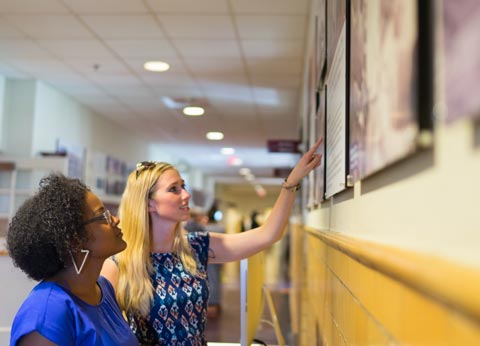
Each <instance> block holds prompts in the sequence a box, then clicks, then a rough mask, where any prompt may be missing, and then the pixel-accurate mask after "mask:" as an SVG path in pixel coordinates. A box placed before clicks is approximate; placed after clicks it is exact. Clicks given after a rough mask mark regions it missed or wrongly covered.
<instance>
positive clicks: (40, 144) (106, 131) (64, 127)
mask: <svg viewBox="0 0 480 346" xmlns="http://www.w3.org/2000/svg"><path fill="white" fill-rule="evenodd" d="M33 128H34V131H33V143H32V151H33V154H36V153H37V152H39V151H54V150H55V144H56V140H57V139H61V140H63V141H66V142H68V143H69V144H71V145H81V146H84V147H85V148H86V149H87V150H96V151H101V152H104V153H106V154H110V155H112V156H114V157H117V158H119V159H122V160H125V161H128V162H137V161H138V160H139V158H143V157H147V156H148V154H149V143H148V142H147V141H145V140H143V139H141V138H140V136H138V135H134V134H132V133H131V132H129V131H127V130H126V129H124V128H122V127H120V126H118V125H117V124H115V123H113V122H111V121H110V120H108V119H107V118H105V117H102V116H101V115H97V114H95V113H93V112H92V111H91V110H90V109H88V108H86V107H84V106H82V105H81V104H79V103H78V102H76V101H75V100H73V99H72V98H70V97H68V96H66V95H64V94H62V93H60V92H58V91H57V90H55V89H54V88H52V87H50V86H48V85H46V84H44V83H42V82H37V97H36V103H35V117H34V125H33Z"/></svg>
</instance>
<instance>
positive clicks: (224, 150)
mask: <svg viewBox="0 0 480 346" xmlns="http://www.w3.org/2000/svg"><path fill="white" fill-rule="evenodd" d="M220 152H221V153H222V155H233V154H235V149H233V148H222V149H220Z"/></svg>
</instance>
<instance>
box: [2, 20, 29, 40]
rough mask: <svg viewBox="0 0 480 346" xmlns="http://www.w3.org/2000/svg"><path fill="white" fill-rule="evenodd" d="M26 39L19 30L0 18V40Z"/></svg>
mask: <svg viewBox="0 0 480 346" xmlns="http://www.w3.org/2000/svg"><path fill="white" fill-rule="evenodd" d="M21 37H26V35H25V34H24V33H22V32H21V31H20V30H17V29H15V28H14V27H13V26H12V25H10V24H9V23H7V22H6V21H4V20H1V18H0V38H21Z"/></svg>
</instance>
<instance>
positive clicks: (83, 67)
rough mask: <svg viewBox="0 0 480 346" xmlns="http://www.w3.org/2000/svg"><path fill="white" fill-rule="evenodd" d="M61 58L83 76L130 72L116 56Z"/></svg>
mask: <svg viewBox="0 0 480 346" xmlns="http://www.w3.org/2000/svg"><path fill="white" fill-rule="evenodd" d="M62 60H63V61H65V63H66V64H67V65H69V66H71V67H72V68H73V69H74V70H75V71H77V72H79V73H81V74H83V75H85V76H89V75H92V74H97V75H101V76H102V75H119V74H129V73H130V71H129V70H128V68H127V67H126V66H125V64H124V63H123V62H121V61H119V60H118V59H116V58H95V59H87V58H85V59H81V58H79V59H77V58H66V59H62Z"/></svg>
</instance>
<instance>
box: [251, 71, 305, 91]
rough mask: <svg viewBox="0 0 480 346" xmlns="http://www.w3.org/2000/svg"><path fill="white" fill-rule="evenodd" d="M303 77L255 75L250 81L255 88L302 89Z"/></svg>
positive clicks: (295, 75) (294, 75)
mask: <svg viewBox="0 0 480 346" xmlns="http://www.w3.org/2000/svg"><path fill="white" fill-rule="evenodd" d="M301 77H302V76H301V75H300V74H299V73H298V74H277V75H275V74H268V75H263V74H253V75H252V76H251V78H250V81H251V83H252V85H253V86H254V87H265V88H300V87H301V79H302V78H301Z"/></svg>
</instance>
